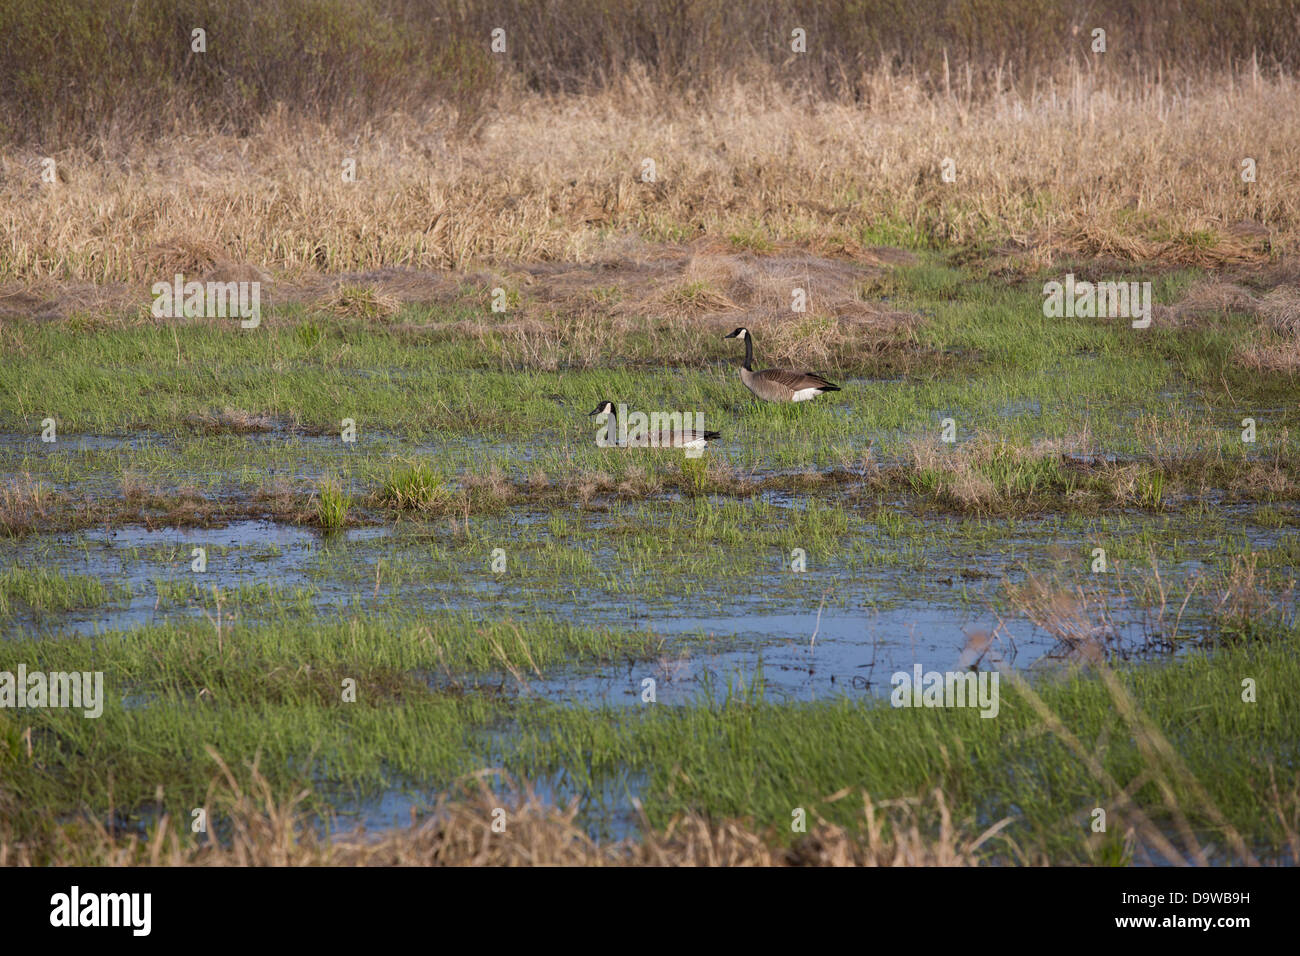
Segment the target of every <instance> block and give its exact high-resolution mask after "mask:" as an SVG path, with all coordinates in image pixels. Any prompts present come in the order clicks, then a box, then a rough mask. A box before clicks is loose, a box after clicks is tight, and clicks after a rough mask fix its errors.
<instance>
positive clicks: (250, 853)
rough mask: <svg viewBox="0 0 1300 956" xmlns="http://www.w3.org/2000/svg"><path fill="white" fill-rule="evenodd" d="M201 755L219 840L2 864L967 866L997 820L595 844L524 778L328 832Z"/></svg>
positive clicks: (95, 835) (0, 842)
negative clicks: (497, 821) (222, 823)
mask: <svg viewBox="0 0 1300 956" xmlns="http://www.w3.org/2000/svg"><path fill="white" fill-rule="evenodd" d="M209 753H210V754H211V755H212V756H213V757H214V759H216V760H217V761H218V763H219V765H220V767H221V769H222V780H221V781H220V785H219V786H214V795H213V800H212V802H213V805H214V806H215V807H217V808H218V809H219V812H220V813H221V814H222V815H223V816H224V817H225V818H226V819H228V820H229V823H230V836H229V839H228V840H227V841H226V842H223V843H218V842H216V841H215V840H211V839H208V840H206V841H205V842H202V843H199V844H197V845H196V844H194V843H191V842H190V839H189V834H188V833H187V832H182V831H184V830H186V829H187V828H184V827H181V826H178V825H177V823H176V821H174V820H172V819H171V818H170V817H169V816H163V817H162V818H161V820H160V821H159V823H158V825H157V827H156V828H155V829H154V831H153V833H152V835H151V836H150V837H149V838H148V839H147V840H145V839H142V838H141V837H140V836H138V835H136V834H129V835H122V834H117V833H113V832H111V831H110V830H109V829H107V828H106V827H105V826H104V824H103V823H102V822H101V821H99V820H93V819H92V820H87V821H84V822H78V823H72V824H62V825H60V826H58V827H55V828H53V832H52V834H51V835H50V836H49V837H48V838H47V840H46V841H45V842H43V843H41V844H40V845H33V844H30V843H20V842H15V841H13V840H12V839H11V838H9V837H8V836H6V835H5V834H4V833H3V832H0V866H32V865H50V864H55V865H83V866H85V865H91V866H974V865H976V864H977V863H978V862H979V860H978V858H977V851H978V850H979V849H980V848H981V847H982V846H985V845H986V844H988V843H989V841H990V840H992V839H993V838H994V837H995V836H996V835H997V834H998V832H999V831H1000V830H1001V829H1002V827H1003V826H1004V825H1005V822H1006V821H1003V823H1000V824H997V825H995V826H993V827H989V828H987V829H985V830H984V831H983V832H976V831H975V830H974V829H973V828H972V827H970V826H969V825H959V824H957V823H955V822H954V821H953V820H952V818H951V815H950V814H949V812H948V808H947V805H946V802H945V800H944V797H943V794H942V792H941V791H939V790H935V791H933V793H931V794H930V796H929V797H928V799H926V800H924V801H922V800H895V801H889V802H886V803H884V804H877V803H875V802H874V801H872V799H871V797H870V796H869V795H868V794H866V793H865V792H863V793H861V794H860V795H859V794H856V793H855V792H853V791H850V790H844V791H841V792H840V793H838V794H833V795H832V796H831V797H830V798H828V799H831V800H837V799H845V798H850V797H855V798H856V797H857V796H860V798H861V800H862V815H863V820H862V826H861V827H860V829H859V830H857V831H849V830H846V829H844V828H842V827H839V826H835V825H833V824H830V823H827V822H825V821H820V820H817V819H815V818H814V819H810V820H809V822H808V827H809V832H808V833H807V834H806V835H804V836H801V837H799V838H797V840H796V841H795V842H794V843H793V844H792V845H786V844H785V843H784V842H783V841H781V840H779V839H774V838H773V837H774V834H772V833H771V832H769V831H765V830H761V829H756V828H755V827H754V826H753V824H752V823H751V822H749V821H743V820H734V821H733V820H728V821H712V820H709V819H707V818H705V817H702V816H698V815H694V814H689V815H685V816H681V817H678V818H676V819H674V820H673V821H671V822H670V823H669V824H668V825H667V826H666V827H664V828H663V829H662V830H655V829H653V828H651V827H650V826H649V825H648V824H647V823H645V821H644V820H643V821H642V822H643V834H642V836H641V838H639V839H635V840H634V839H627V840H622V841H618V842H613V843H603V844H602V843H597V842H596V841H594V840H592V839H591V837H590V836H589V835H588V834H587V833H586V831H585V830H584V829H583V827H582V826H581V824H580V823H579V821H578V819H577V817H578V803H577V801H576V800H575V801H573V802H572V803H570V804H569V805H568V806H567V807H564V808H557V807H553V806H550V805H547V804H545V803H544V802H542V801H541V800H540V799H539V798H538V797H537V796H536V794H535V793H534V792H533V791H532V789H531V788H529V787H527V786H526V785H525V786H522V787H514V788H513V793H512V794H511V795H509V796H507V797H504V798H503V797H501V796H498V795H494V794H492V793H491V792H490V791H488V789H487V788H486V787H485V786H479V787H478V788H476V789H474V791H473V792H471V793H467V794H465V795H463V796H461V797H458V798H456V799H448V798H444V799H442V800H441V801H440V802H439V803H438V804H437V805H436V806H435V807H434V808H432V810H431V811H430V812H429V813H428V814H427V815H426V818H425V819H424V820H423V821H420V822H416V821H414V820H413V821H412V824H411V825H410V826H409V827H407V828H404V829H395V830H390V831H384V832H381V833H376V834H370V833H366V832H364V831H360V832H353V833H350V834H346V835H342V836H335V837H333V838H332V839H331V838H328V837H323V836H321V835H320V834H318V833H317V832H316V831H315V829H314V828H312V827H311V826H310V825H309V824H308V822H307V821H306V820H305V818H304V817H303V815H302V814H301V813H300V812H299V804H300V803H301V801H302V800H303V798H304V797H305V796H306V792H300V793H297V794H292V795H289V796H287V797H280V798H278V799H277V797H276V795H275V794H274V793H273V792H272V791H271V788H270V787H269V786H268V785H267V783H266V781H265V779H264V778H263V777H262V776H261V774H260V773H258V772H257V769H256V767H255V766H254V767H252V768H251V771H252V772H251V780H252V782H251V783H250V784H249V785H248V786H247V787H245V786H244V785H241V784H240V782H239V781H238V780H237V779H236V775H235V774H233V773H231V772H230V770H229V768H227V767H226V765H225V763H224V762H223V761H221V760H220V758H219V757H218V756H217V755H216V754H215V752H213V751H211V750H209ZM470 789H473V788H472V787H471V788H470ZM498 808H500V809H502V810H505V811H506V812H505V816H504V818H503V819H504V831H503V832H498V830H497V829H494V826H493V824H494V818H500V814H495V815H494V811H495V810H497V809H498ZM932 821H933V824H932Z"/></svg>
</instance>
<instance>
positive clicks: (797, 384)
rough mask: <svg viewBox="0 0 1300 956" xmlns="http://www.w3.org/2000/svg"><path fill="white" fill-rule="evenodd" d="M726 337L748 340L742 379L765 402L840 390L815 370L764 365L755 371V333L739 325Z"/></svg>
mask: <svg viewBox="0 0 1300 956" xmlns="http://www.w3.org/2000/svg"><path fill="white" fill-rule="evenodd" d="M723 338H726V339H744V340H745V361H744V363H743V364H742V365H741V366H740V380H741V382H743V383H744V385H745V388H747V389H749V390H750V391H751V392H753V393H754V395H755V396H756V397H757V398H761V399H763V400H764V401H766V402H806V401H808V399H810V398H816V397H817V396H818V395H820V394H821V393H822V392H838V391H839V390H840V387H839V386H838V385H836V384H835V383H833V382H828V381H826V379H824V378H822V377H821V376H820V375H814V374H813V373H812V372H792V371H790V370H789V369H785V368H765V369H763V371H761V372H755V371H754V336H753V335H751V334H750V331H749V329H745V328H740V329H736V331H734V332H732V333H731V334H730V335H724V336H723Z"/></svg>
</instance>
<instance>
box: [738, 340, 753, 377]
mask: <svg viewBox="0 0 1300 956" xmlns="http://www.w3.org/2000/svg"><path fill="white" fill-rule="evenodd" d="M740 367H741V368H743V369H744V370H745V371H746V372H752V371H754V340H753V339H752V338H750V337H749V336H748V335H746V336H745V364H743V365H742V366H740Z"/></svg>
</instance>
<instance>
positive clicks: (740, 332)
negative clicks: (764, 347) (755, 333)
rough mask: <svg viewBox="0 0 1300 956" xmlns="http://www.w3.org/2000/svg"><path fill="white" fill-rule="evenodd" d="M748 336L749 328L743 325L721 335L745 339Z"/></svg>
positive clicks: (726, 337) (725, 337)
mask: <svg viewBox="0 0 1300 956" xmlns="http://www.w3.org/2000/svg"><path fill="white" fill-rule="evenodd" d="M748 337H749V329H746V328H743V327H742V328H739V329H736V331H734V332H732V333H731V334H730V335H724V336H723V338H724V339H745V338H748Z"/></svg>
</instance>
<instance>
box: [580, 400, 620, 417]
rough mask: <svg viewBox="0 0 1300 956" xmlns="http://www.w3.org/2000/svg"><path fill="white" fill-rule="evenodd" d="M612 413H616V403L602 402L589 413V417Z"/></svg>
mask: <svg viewBox="0 0 1300 956" xmlns="http://www.w3.org/2000/svg"><path fill="white" fill-rule="evenodd" d="M612 414H614V403H613V402H601V403H600V404H599V405H597V406H596V408H595V410H594V411H590V412H588V413H587V417H588V418H590V417H591V416H592V415H612Z"/></svg>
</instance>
